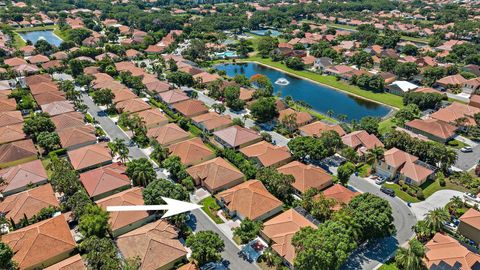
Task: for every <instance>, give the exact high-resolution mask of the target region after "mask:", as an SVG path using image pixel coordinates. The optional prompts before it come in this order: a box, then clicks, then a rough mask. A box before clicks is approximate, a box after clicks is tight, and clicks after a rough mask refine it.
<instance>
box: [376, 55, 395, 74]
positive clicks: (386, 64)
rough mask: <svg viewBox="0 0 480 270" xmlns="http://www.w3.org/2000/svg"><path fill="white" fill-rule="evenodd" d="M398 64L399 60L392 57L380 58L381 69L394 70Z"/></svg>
mask: <svg viewBox="0 0 480 270" xmlns="http://www.w3.org/2000/svg"><path fill="white" fill-rule="evenodd" d="M397 64H398V60H397V59H396V58H392V57H386V58H382V60H380V69H381V70H382V71H386V72H393V71H394V70H395V67H396V66H397Z"/></svg>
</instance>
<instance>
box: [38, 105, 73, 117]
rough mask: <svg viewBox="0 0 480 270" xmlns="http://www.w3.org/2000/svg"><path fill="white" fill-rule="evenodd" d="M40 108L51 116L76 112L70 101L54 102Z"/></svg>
mask: <svg viewBox="0 0 480 270" xmlns="http://www.w3.org/2000/svg"><path fill="white" fill-rule="evenodd" d="M40 107H41V108H42V111H43V112H44V113H48V114H49V115H50V116H55V115H59V114H65V113H69V112H74V111H75V106H74V105H73V104H72V103H71V102H70V101H54V102H52V103H48V104H44V105H41V106H40Z"/></svg>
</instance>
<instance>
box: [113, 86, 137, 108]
mask: <svg viewBox="0 0 480 270" xmlns="http://www.w3.org/2000/svg"><path fill="white" fill-rule="evenodd" d="M112 93H113V95H114V96H115V98H113V104H117V103H119V102H122V101H125V100H130V99H134V98H138V96H137V95H135V93H133V92H132V91H130V90H128V89H125V88H124V89H115V90H112Z"/></svg>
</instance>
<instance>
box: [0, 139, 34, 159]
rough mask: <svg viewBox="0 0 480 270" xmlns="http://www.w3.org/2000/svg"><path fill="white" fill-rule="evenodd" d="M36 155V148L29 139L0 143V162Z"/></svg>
mask: <svg viewBox="0 0 480 270" xmlns="http://www.w3.org/2000/svg"><path fill="white" fill-rule="evenodd" d="M36 156H37V149H36V148H35V145H34V144H33V141H32V140H30V139H28V140H23V141H16V142H11V143H7V144H2V145H0V164H2V163H8V162H12V161H16V160H20V159H24V158H29V157H36Z"/></svg>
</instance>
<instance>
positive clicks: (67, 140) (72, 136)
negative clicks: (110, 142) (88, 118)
mask: <svg viewBox="0 0 480 270" xmlns="http://www.w3.org/2000/svg"><path fill="white" fill-rule="evenodd" d="M57 134H58V137H59V138H60V144H61V145H62V147H63V148H65V149H67V150H73V149H78V148H81V147H84V146H87V145H91V144H95V143H97V137H96V136H95V128H94V127H93V126H89V125H85V126H81V127H72V128H66V129H62V130H60V131H57Z"/></svg>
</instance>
